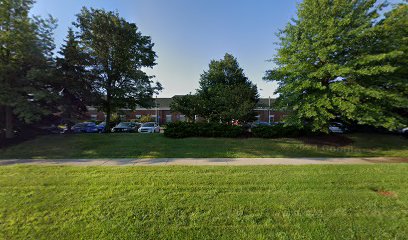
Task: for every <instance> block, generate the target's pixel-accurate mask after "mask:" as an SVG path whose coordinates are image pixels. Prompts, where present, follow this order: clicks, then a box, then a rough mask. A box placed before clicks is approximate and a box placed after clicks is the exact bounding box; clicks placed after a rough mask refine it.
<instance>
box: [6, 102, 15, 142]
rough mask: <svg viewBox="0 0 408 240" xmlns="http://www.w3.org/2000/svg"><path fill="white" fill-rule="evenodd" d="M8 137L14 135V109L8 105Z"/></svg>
mask: <svg viewBox="0 0 408 240" xmlns="http://www.w3.org/2000/svg"><path fill="white" fill-rule="evenodd" d="M5 111H6V138H8V139H10V138H13V137H14V130H13V111H12V109H11V107H10V106H6V108H5Z"/></svg>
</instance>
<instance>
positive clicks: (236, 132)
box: [164, 122, 245, 138]
mask: <svg viewBox="0 0 408 240" xmlns="http://www.w3.org/2000/svg"><path fill="white" fill-rule="evenodd" d="M164 135H165V136H166V137H171V138H186V137H225V138H237V137H241V136H244V135H245V130H244V128H243V127H241V126H232V125H227V124H220V123H188V122H176V123H168V124H167V127H166V129H165V131H164Z"/></svg>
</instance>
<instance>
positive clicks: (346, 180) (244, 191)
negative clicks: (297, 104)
mask: <svg viewBox="0 0 408 240" xmlns="http://www.w3.org/2000/svg"><path fill="white" fill-rule="evenodd" d="M407 172H408V165H407V164H376V165H319V166H316V165H315V166H311V165H309V166H255V167H231V166H230V167H228V166H224V167H191V166H190V167H61V166H60V167H56V166H53V167H52V166H7V167H0V239H406V237H407V236H408V175H407Z"/></svg>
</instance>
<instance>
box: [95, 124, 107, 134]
mask: <svg viewBox="0 0 408 240" xmlns="http://www.w3.org/2000/svg"><path fill="white" fill-rule="evenodd" d="M105 126H106V122H101V123H99V124H98V125H96V127H97V128H98V132H99V133H101V132H103V131H104V130H105Z"/></svg>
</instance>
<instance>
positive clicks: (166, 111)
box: [87, 98, 285, 124]
mask: <svg viewBox="0 0 408 240" xmlns="http://www.w3.org/2000/svg"><path fill="white" fill-rule="evenodd" d="M171 101H172V98H157V99H155V103H156V106H157V107H153V108H149V109H148V108H137V109H135V110H129V109H123V110H120V111H118V114H119V115H120V117H121V119H122V120H123V121H130V120H133V119H138V118H140V117H142V116H146V115H150V116H151V117H152V118H153V119H154V120H155V121H156V120H157V121H158V122H159V123H160V124H165V123H167V122H177V121H185V120H186V117H185V116H184V115H182V114H180V113H173V112H171V111H170V104H171ZM273 104H274V99H270V98H261V99H260V101H259V103H258V105H257V106H256V108H255V112H256V113H257V114H258V115H257V119H258V120H257V121H260V122H280V121H282V119H283V117H284V116H285V114H284V113H283V112H279V111H276V110H274V108H273ZM87 116H88V118H89V119H87V120H96V121H104V120H105V113H103V112H98V111H97V109H96V108H94V107H88V113H87Z"/></svg>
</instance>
